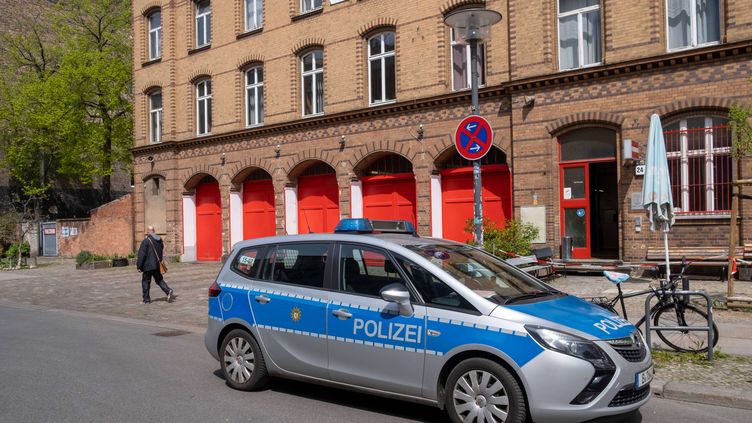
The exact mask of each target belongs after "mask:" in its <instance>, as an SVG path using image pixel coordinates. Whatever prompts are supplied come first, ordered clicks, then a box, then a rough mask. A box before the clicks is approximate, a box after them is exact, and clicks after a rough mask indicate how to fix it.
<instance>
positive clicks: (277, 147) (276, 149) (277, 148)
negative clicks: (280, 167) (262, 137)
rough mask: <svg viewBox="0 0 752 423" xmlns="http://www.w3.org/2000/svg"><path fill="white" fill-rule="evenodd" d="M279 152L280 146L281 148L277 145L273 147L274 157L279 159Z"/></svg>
mask: <svg viewBox="0 0 752 423" xmlns="http://www.w3.org/2000/svg"><path fill="white" fill-rule="evenodd" d="M280 151H282V146H281V145H279V144H277V145H276V146H275V147H274V154H276V155H277V157H279V152H280Z"/></svg>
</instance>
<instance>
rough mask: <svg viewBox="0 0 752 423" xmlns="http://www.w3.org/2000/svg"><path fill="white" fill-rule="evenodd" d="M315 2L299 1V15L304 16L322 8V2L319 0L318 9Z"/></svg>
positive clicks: (322, 0) (308, 0)
mask: <svg viewBox="0 0 752 423" xmlns="http://www.w3.org/2000/svg"><path fill="white" fill-rule="evenodd" d="M315 1H316V0H300V14H301V15H304V14H306V13H308V12H313V11H314V10H318V9H321V8H322V7H324V0H321V4H320V5H319V6H318V7H317V6H316V4H315Z"/></svg>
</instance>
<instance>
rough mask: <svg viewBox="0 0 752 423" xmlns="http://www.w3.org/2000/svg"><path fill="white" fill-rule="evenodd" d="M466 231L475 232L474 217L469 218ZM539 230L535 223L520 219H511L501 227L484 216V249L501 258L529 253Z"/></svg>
mask: <svg viewBox="0 0 752 423" xmlns="http://www.w3.org/2000/svg"><path fill="white" fill-rule="evenodd" d="M465 232H467V233H470V234H472V233H473V219H468V221H467V224H466V225H465ZM538 232H539V231H538V228H537V227H535V225H533V224H531V223H522V221H520V220H518V219H509V220H507V221H506V222H505V223H504V227H503V228H499V227H498V226H497V225H496V224H495V223H494V222H493V221H491V220H490V219H488V218H483V249H485V250H486V251H488V252H490V253H491V254H493V255H495V256H498V257H501V258H509V257H513V256H514V255H520V256H524V255H528V254H530V250H531V248H532V243H533V240H534V239H536V238H537V237H538Z"/></svg>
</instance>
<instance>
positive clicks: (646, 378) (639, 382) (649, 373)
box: [635, 366, 654, 389]
mask: <svg viewBox="0 0 752 423" xmlns="http://www.w3.org/2000/svg"><path fill="white" fill-rule="evenodd" d="M653 374H654V371H653V366H650V367H649V368H648V369H647V370H644V371H642V372H640V373H637V374H636V375H635V389H640V388H642V387H643V386H645V385H647V384H648V383H650V381H651V380H653Z"/></svg>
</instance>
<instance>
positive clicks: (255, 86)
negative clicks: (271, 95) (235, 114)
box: [243, 65, 264, 127]
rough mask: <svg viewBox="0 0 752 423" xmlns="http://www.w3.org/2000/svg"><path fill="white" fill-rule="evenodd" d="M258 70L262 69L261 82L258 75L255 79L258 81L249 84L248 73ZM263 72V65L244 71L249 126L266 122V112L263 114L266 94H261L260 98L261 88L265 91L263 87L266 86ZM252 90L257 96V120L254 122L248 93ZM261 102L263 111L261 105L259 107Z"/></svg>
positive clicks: (246, 119) (246, 114)
mask: <svg viewBox="0 0 752 423" xmlns="http://www.w3.org/2000/svg"><path fill="white" fill-rule="evenodd" d="M256 71H260V72H261V74H262V80H261V82H259V81H258V76H255V78H254V79H255V81H256V82H254V83H253V84H249V83H248V73H250V72H256ZM263 73H264V68H263V66H261V65H259V66H254V67H251V68H248V69H246V71H245V72H243V77H244V78H245V126H247V127H255V126H261V125H263V124H264V114H263V104H264V94H261V96H260V98H259V88H261V89H262V93H263V88H264V81H263ZM251 91H252V92H253V95H254V96H255V97H256V113H255V114H256V120H257V122H256V123H252V122H251V119H250V118H251V115H250V107H251V105H250V104H249V102H248V94H249V92H251ZM259 104H261V105H262V108H261V111H260V110H259V107H258V105H259Z"/></svg>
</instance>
